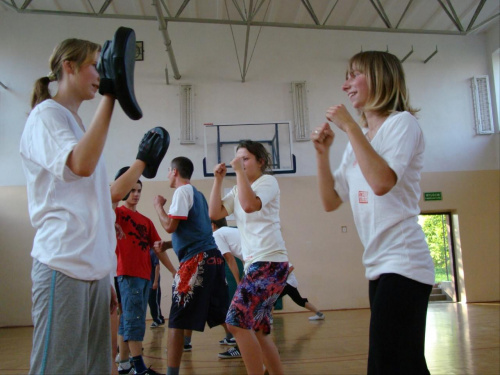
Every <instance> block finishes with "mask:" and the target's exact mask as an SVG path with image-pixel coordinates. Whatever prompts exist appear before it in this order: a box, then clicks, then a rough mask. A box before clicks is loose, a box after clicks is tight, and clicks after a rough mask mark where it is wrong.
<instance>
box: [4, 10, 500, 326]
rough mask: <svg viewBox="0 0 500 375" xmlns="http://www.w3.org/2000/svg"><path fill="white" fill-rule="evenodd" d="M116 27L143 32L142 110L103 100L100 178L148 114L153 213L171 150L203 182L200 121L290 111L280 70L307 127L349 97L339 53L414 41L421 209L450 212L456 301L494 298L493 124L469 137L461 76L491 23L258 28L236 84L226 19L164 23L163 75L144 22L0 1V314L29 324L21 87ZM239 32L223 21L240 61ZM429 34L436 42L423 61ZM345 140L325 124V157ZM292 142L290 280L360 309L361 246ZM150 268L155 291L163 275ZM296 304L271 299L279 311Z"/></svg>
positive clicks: (287, 199)
mask: <svg viewBox="0 0 500 375" xmlns="http://www.w3.org/2000/svg"><path fill="white" fill-rule="evenodd" d="M120 25H123V26H127V27H132V28H133V29H134V30H135V31H136V34H137V40H142V41H144V46H145V61H143V62H138V63H137V64H136V96H137V98H138V101H139V103H140V105H141V107H142V110H143V112H144V118H143V119H141V120H140V121H137V122H134V121H131V120H129V119H128V118H127V117H126V116H125V115H124V114H123V112H122V111H121V109H120V108H119V106H118V105H117V109H116V110H115V113H114V115H113V120H112V127H111V130H110V134H109V138H108V141H107V144H106V148H105V152H104V153H105V157H106V160H107V168H108V173H109V179H110V181H111V180H112V179H113V176H114V174H115V171H117V170H118V169H119V168H121V167H122V166H123V165H126V164H129V163H130V162H132V161H133V160H134V158H135V155H136V152H137V145H138V143H139V140H140V139H141V138H142V135H143V134H144V133H145V132H146V131H147V130H148V129H150V128H152V127H154V126H159V125H161V126H164V127H165V128H167V129H168V130H169V132H170V133H171V137H172V143H171V146H170V149H169V151H168V154H167V157H166V160H165V161H164V162H163V164H162V166H161V167H160V172H159V174H158V176H157V177H156V179H155V181H153V182H149V181H145V184H144V185H145V193H144V195H143V200H142V201H141V207H140V208H139V209H140V210H141V212H143V213H144V214H146V215H147V216H149V217H151V218H152V219H153V220H154V221H155V223H156V224H157V225H159V224H158V223H157V221H156V217H155V213H154V211H153V210H152V206H151V204H150V203H149V202H151V199H152V196H153V195H154V194H157V193H161V194H164V195H165V196H167V198H168V197H169V195H168V194H171V191H170V190H171V189H168V187H167V185H166V183H165V180H166V178H165V177H166V174H167V167H168V161H169V160H170V159H171V158H173V157H175V156H178V155H186V156H189V157H190V158H191V159H192V160H193V161H194V163H195V175H194V176H193V180H194V184H195V185H196V186H197V187H200V188H202V191H204V193H205V194H208V192H209V191H210V184H211V181H210V180H207V179H204V178H203V176H202V159H203V156H204V149H203V140H202V138H201V137H202V135H203V125H202V124H203V123H205V122H213V123H231V122H234V123H241V122H260V121H269V120H273V121H275V120H291V119H292V118H293V113H292V104H291V97H290V82H292V81H299V80H305V81H307V85H308V90H309V92H308V99H309V113H310V124H311V127H313V126H315V125H316V124H320V123H322V122H323V121H324V119H325V116H324V115H325V110H326V109H327V108H328V107H329V106H330V105H333V104H337V103H345V104H346V105H349V103H348V101H347V100H346V97H345V95H344V94H343V93H342V91H341V85H342V83H343V80H344V75H345V69H346V64H347V60H348V58H349V57H350V56H351V55H353V54H355V53H357V52H358V51H359V50H360V49H361V47H362V48H363V50H365V51H366V50H368V49H379V50H385V49H386V47H387V46H389V50H390V51H391V52H393V53H395V54H396V55H397V56H399V57H403V56H405V55H406V54H407V53H408V52H409V51H410V50H411V48H412V46H413V49H414V51H415V52H414V53H413V55H411V56H410V57H409V59H408V60H407V61H406V62H405V63H404V67H405V69H406V73H407V79H408V84H409V87H410V92H411V99H412V104H413V105H414V106H417V107H420V108H421V109H422V110H421V112H420V123H421V125H422V128H423V129H424V132H425V136H426V139H427V150H426V164H425V169H424V173H423V176H422V190H423V191H442V192H443V201H438V202H421V208H422V210H423V211H425V212H440V211H446V212H452V213H453V215H455V216H457V217H458V219H459V221H460V228H459V233H458V227H456V228H455V230H457V233H454V235H455V234H456V235H457V237H456V238H455V240H456V241H457V242H456V245H457V247H459V255H460V265H459V266H460V270H459V273H460V280H459V283H460V286H459V287H460V290H461V291H464V290H465V286H467V300H468V301H470V302H480V301H498V300H499V299H500V286H499V284H500V282H499V279H500V276H499V275H500V269H499V268H500V266H499V265H500V261H499V256H500V254H499V252H498V249H499V246H500V245H499V240H500V239H499V236H498V227H499V215H498V212H500V205H499V197H500V183H499V181H500V174H499V173H498V171H499V169H500V168H499V164H500V162H499V154H500V152H499V138H498V137H499V135H498V134H494V135H488V136H477V135H475V132H474V124H473V112H472V111H473V110H472V101H471V94H470V92H471V90H470V78H471V77H472V76H474V75H483V74H491V73H490V72H491V63H490V56H491V51H494V50H495V49H498V48H499V42H498V37H497V35H496V34H494V32H490V34H488V35H487V36H486V35H471V36H467V37H457V36H434V35H409V34H401V35H395V34H394V35H393V34H389V33H379V34H374V33H370V34H367V33H362V32H340V31H313V30H292V29H278V28H274V29H273V28H264V29H263V30H262V32H261V35H260V38H259V42H258V44H257V47H256V49H255V53H254V56H253V58H252V61H251V64H250V69H249V71H248V75H247V82H245V83H242V82H241V79H240V72H239V69H238V65H237V60H236V56H235V51H234V47H233V41H232V37H231V33H230V29H229V26H218V25H199V24H197V25H189V24H175V23H171V24H169V33H170V36H171V38H172V42H173V48H174V53H175V56H176V58H177V63H178V66H179V69H180V72H181V74H182V79H181V80H180V81H175V80H174V79H173V78H172V77H171V78H170V82H171V85H169V86H167V85H166V84H165V76H164V68H165V64H166V63H167V61H168V57H167V54H166V52H165V47H164V45H163V41H162V37H161V34H160V32H159V31H158V26H157V24H156V23H155V22H146V21H134V22H132V21H117V20H110V19H90V18H77V17H60V16H36V15H19V14H17V13H13V12H1V11H0V35H2V37H1V38H0V51H1V52H0V53H1V55H0V56H1V58H0V81H1V82H2V83H4V84H6V85H7V86H8V87H9V90H4V89H3V88H1V87H0V196H2V200H0V254H1V255H2V260H3V271H2V272H1V273H0V285H2V286H5V287H4V288H0V301H1V302H0V326H3V325H26V324H29V323H30V312H29V307H30V295H31V293H30V287H31V281H30V276H29V275H30V268H31V257H30V256H29V252H30V247H31V243H32V238H33V235H34V230H33V228H31V227H30V224H29V220H28V213H27V202H26V192H25V187H24V185H25V180H24V176H23V173H22V169H21V162H20V157H19V151H18V149H19V139H20V136H21V133H22V130H23V126H24V122H25V119H26V116H27V113H28V112H29V95H30V91H31V89H32V85H33V83H34V81H35V79H37V78H39V77H40V76H43V75H46V74H47V73H48V58H49V55H50V53H51V52H52V49H53V48H54V46H55V45H56V44H57V43H58V42H60V41H61V40H62V39H65V38H68V37H79V38H84V39H89V40H93V41H97V42H101V43H102V42H104V41H105V40H107V39H111V38H112V36H113V34H114V31H115V30H116V28H117V27H118V26H120ZM496 30H498V28H497V29H496ZM241 32H242V29H239V30H237V33H238V37H239V39H238V41H239V45H238V46H239V51H240V59H241V53H242V47H243V45H244V43H243V42H244V39H243V38H242V33H241ZM497 34H498V32H497ZM253 36H254V37H255V34H253ZM436 45H437V46H438V50H439V52H438V54H437V55H435V56H434V57H433V58H432V59H431V60H430V61H429V62H428V63H427V64H424V63H423V60H425V59H426V58H427V57H428V56H429V55H431V54H432V52H433V51H434V50H435V48H436ZM170 71H171V69H170ZM180 84H192V85H193V88H194V91H195V94H196V96H195V118H196V124H197V135H198V140H197V143H196V144H195V145H190V146H181V145H179V143H178V141H177V140H178V138H179V97H178V90H179V85H180ZM97 103H98V99H95V100H94V101H92V102H87V103H84V104H83V105H82V108H81V110H80V115H81V117H82V118H83V120H84V122H85V123H87V124H88V123H89V122H90V120H91V118H92V114H93V111H94V110H95V108H96V106H97ZM345 144H346V137H345V135H344V134H342V133H341V132H337V137H336V144H335V146H334V149H333V151H332V155H331V157H332V165H333V166H336V165H338V163H339V162H340V157H341V154H342V152H343V149H344V147H345ZM294 153H295V155H296V156H297V164H298V165H297V174H296V175H282V176H280V177H279V181H280V188H281V198H282V211H281V214H282V224H283V232H284V236H285V241H286V243H287V249H288V251H289V253H290V258H291V259H292V262H293V263H294V264H295V265H296V266H297V277H298V278H299V282H300V290H301V292H302V293H303V295H304V296H306V297H308V298H309V299H310V300H311V301H314V304H315V305H317V306H318V307H320V308H321V309H325V310H327V309H340V308H363V307H367V306H368V302H367V287H366V280H365V279H364V270H363V267H362V265H361V260H360V258H361V254H362V247H361V243H360V241H359V238H358V236H357V233H356V231H355V229H354V224H353V219H352V215H351V213H350V207H349V206H348V205H344V206H342V207H341V209H340V210H339V211H336V212H334V213H330V214H326V213H324V212H323V210H322V209H321V206H320V203H319V200H318V199H317V197H316V194H317V187H316V182H315V178H314V175H315V174H316V165H315V158H314V152H313V148H312V145H311V144H310V142H298V143H294ZM308 176H311V177H310V178H308ZM285 181H286V182H285ZM227 183H230V181H229V182H227ZM341 226H347V227H348V233H346V234H341V233H340V227H341ZM162 237H163V235H162ZM163 238H165V237H163ZM484 275H487V276H488V277H484ZM163 280H164V281H163V282H164V283H165V284H164V287H165V288H166V289H165V295H166V296H168V295H169V291H168V286H167V285H168V281H169V277H168V276H165V277H164V279H163ZM466 284H467V285H466ZM164 304H168V297H167V298H166V299H165V300H164ZM297 309H299V308H298V307H297V306H295V305H294V304H293V303H291V301H288V300H286V301H285V310H286V311H296V310H297ZM167 311H168V310H167Z"/></svg>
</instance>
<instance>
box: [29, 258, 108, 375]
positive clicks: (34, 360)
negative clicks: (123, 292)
mask: <svg viewBox="0 0 500 375" xmlns="http://www.w3.org/2000/svg"><path fill="white" fill-rule="evenodd" d="M31 278H32V280H33V288H32V300H33V308H32V318H33V324H34V331H33V348H32V352H31V364H30V372H29V373H30V375H31V374H40V375H44V374H46V375H48V374H50V375H52V374H61V375H63V374H64V375H68V374H72V375H77V374H96V375H97V374H110V373H111V361H112V359H111V328H110V314H109V313H110V310H109V304H110V290H111V289H110V279H109V277H105V278H104V279H102V280H97V281H82V280H77V279H73V278H71V277H69V276H66V275H65V274H63V273H61V272H58V271H54V270H52V269H51V268H49V267H47V266H46V265H45V264H42V263H40V262H38V261H37V260H33V267H32V270H31Z"/></svg>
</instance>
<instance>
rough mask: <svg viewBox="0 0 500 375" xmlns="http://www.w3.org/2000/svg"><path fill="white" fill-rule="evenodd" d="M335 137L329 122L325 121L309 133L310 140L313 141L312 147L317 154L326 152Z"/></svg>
mask: <svg viewBox="0 0 500 375" xmlns="http://www.w3.org/2000/svg"><path fill="white" fill-rule="evenodd" d="M334 139H335V133H334V132H333V130H332V128H331V127H330V124H328V123H327V122H325V123H323V125H321V126H318V127H317V128H316V129H314V130H313V132H312V133H311V141H312V142H313V145H314V148H315V149H316V151H317V152H318V154H325V153H327V152H328V149H329V148H330V147H331V145H332V144H333V140H334Z"/></svg>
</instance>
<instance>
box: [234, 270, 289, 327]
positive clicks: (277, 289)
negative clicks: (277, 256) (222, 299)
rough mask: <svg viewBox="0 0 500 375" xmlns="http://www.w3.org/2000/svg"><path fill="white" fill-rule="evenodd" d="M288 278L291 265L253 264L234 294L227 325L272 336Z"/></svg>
mask: <svg viewBox="0 0 500 375" xmlns="http://www.w3.org/2000/svg"><path fill="white" fill-rule="evenodd" d="M287 277H288V262H255V263H252V264H251V265H250V266H249V267H248V270H247V272H246V273H245V275H244V276H243V279H242V280H241V282H240V283H239V285H238V288H237V289H236V292H235V293H234V297H233V300H232V301H231V306H230V307H229V311H228V312H227V317H226V323H227V324H230V325H232V326H235V327H240V328H245V329H252V330H254V331H262V332H263V333H264V334H269V333H270V332H271V312H272V309H273V306H274V303H275V302H276V300H277V299H278V297H279V296H280V294H281V292H282V291H283V288H284V287H285V285H286V279H287Z"/></svg>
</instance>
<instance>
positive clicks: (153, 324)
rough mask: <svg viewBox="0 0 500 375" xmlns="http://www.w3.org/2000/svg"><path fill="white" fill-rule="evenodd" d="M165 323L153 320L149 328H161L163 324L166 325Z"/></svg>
mask: <svg viewBox="0 0 500 375" xmlns="http://www.w3.org/2000/svg"><path fill="white" fill-rule="evenodd" d="M164 324H165V323H157V322H153V323H151V325H150V326H149V328H159V327H161V326H162V325H164Z"/></svg>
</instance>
